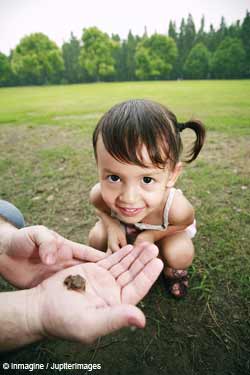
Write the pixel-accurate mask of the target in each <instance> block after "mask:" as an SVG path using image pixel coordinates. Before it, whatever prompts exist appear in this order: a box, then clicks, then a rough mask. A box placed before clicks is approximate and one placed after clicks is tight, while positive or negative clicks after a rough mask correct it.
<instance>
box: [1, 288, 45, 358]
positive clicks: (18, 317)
mask: <svg viewBox="0 0 250 375" xmlns="http://www.w3.org/2000/svg"><path fill="white" fill-rule="evenodd" d="M36 300H37V295H35V289H30V290H22V291H17V292H4V293H1V294H0V306H1V307H0V327H1V335H0V351H8V350H13V349H16V348H19V347H21V346H24V345H27V344H30V343H32V342H35V341H38V340H40V339H42V337H43V336H42V335H41V334H40V333H39V329H38V327H39V321H38V319H39V311H37V307H36V306H37V305H36Z"/></svg>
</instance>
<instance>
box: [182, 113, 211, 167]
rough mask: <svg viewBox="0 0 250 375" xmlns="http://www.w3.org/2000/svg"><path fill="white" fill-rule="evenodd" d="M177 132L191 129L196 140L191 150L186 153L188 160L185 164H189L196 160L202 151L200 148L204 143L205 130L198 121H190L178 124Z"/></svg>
mask: <svg viewBox="0 0 250 375" xmlns="http://www.w3.org/2000/svg"><path fill="white" fill-rule="evenodd" d="M177 128H178V130H179V131H180V132H181V131H183V130H184V129H192V130H193V131H194V132H195V134H196V140H195V142H194V144H193V147H192V149H191V150H190V152H189V153H188V156H189V157H190V158H189V159H187V160H185V161H186V162H187V163H191V162H192V161H193V160H195V159H196V158H197V156H198V155H199V153H200V150H201V149H202V146H203V144H204V141H205V136H206V130H205V127H204V125H203V124H202V122H201V121H199V120H190V121H187V122H185V123H178V124H177Z"/></svg>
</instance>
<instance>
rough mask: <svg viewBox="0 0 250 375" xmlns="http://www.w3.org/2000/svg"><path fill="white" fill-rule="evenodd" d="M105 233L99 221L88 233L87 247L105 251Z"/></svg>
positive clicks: (103, 226)
mask: <svg viewBox="0 0 250 375" xmlns="http://www.w3.org/2000/svg"><path fill="white" fill-rule="evenodd" d="M107 239H108V236H107V231H106V228H105V225H104V223H103V221H102V220H99V221H98V222H97V223H96V224H95V226H94V227H93V228H92V229H91V230H90V232H89V241H88V242H89V246H91V247H94V248H95V249H98V250H102V251H107Z"/></svg>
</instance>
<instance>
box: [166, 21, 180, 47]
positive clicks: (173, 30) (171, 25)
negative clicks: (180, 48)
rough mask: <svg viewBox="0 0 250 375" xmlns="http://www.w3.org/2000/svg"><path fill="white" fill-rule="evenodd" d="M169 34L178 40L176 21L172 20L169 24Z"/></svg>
mask: <svg viewBox="0 0 250 375" xmlns="http://www.w3.org/2000/svg"><path fill="white" fill-rule="evenodd" d="M168 36H169V37H170V38H172V39H174V41H175V42H177V39H178V33H177V31H176V23H175V22H172V21H170V22H169V26H168Z"/></svg>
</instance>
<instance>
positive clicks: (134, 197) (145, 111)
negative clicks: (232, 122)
mask: <svg viewBox="0 0 250 375" xmlns="http://www.w3.org/2000/svg"><path fill="white" fill-rule="evenodd" d="M187 128H189V129H192V130H193V131H194V132H195V134H196V140H195V142H194V144H193V148H192V150H191V151H190V154H189V157H190V158H189V159H188V160H186V161H187V162H191V161H193V160H194V159H196V157H197V156H198V154H199V152H200V150H201V148H202V146H203V143H204V139H205V129H204V126H203V125H202V123H201V122H200V121H195V120H192V121H188V122H186V123H178V121H177V119H176V116H175V115H174V114H173V113H172V112H170V111H169V110H168V109H167V108H165V107H164V106H162V105H160V104H158V103H155V102H152V101H149V100H129V101H126V102H124V103H121V104H118V105H115V106H114V107H112V108H111V109H110V110H109V111H108V112H107V113H105V114H104V116H103V117H102V118H101V119H100V121H99V123H98V124H97V126H96V128H95V131H94V134H93V146H94V152H95V158H96V162H97V168H98V174H99V181H100V182H99V183H98V184H96V185H95V186H94V187H93V188H92V190H91V193H90V201H91V203H92V204H93V205H94V206H95V207H96V209H97V214H98V216H99V218H100V220H99V221H98V222H97V223H96V225H95V226H94V227H93V228H92V230H91V231H90V234H89V244H90V246H92V247H95V248H97V249H100V250H104V251H106V250H108V251H109V252H110V251H112V252H114V251H117V250H118V249H119V248H120V247H122V246H124V245H126V244H127V243H136V244H137V243H139V242H140V241H149V242H152V243H154V242H155V243H156V244H157V245H158V247H159V249H160V254H161V257H162V259H163V261H164V264H165V268H164V271H163V272H164V276H165V278H166V279H165V280H166V283H167V286H168V290H169V291H170V293H171V294H172V295H174V296H175V297H182V296H184V295H185V294H186V292H187V287H188V280H187V270H186V269H187V268H188V267H189V266H190V265H191V263H192V260H193V256H194V247H193V243H192V241H191V238H192V237H194V235H195V233H196V227H195V219H194V210H193V207H192V205H191V204H190V202H189V201H188V200H187V199H186V198H185V196H184V195H183V194H182V192H181V190H179V189H175V188H174V185H175V182H176V181H177V178H178V176H179V175H180V173H181V169H182V163H181V161H180V154H181V151H182V141H181V136H180V132H181V131H183V130H184V129H187Z"/></svg>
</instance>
